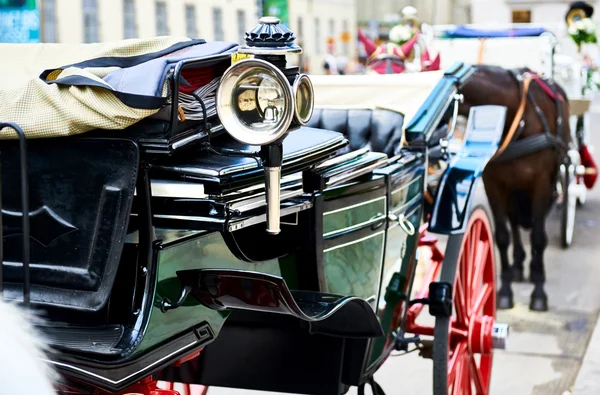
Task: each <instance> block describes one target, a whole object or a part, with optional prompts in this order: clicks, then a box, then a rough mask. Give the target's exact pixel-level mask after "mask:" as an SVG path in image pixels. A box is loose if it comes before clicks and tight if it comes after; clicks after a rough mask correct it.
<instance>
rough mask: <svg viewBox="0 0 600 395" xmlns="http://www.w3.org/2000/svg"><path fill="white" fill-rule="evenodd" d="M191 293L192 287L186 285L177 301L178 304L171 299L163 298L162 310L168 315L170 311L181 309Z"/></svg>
mask: <svg viewBox="0 0 600 395" xmlns="http://www.w3.org/2000/svg"><path fill="white" fill-rule="evenodd" d="M191 292H192V287H190V286H189V285H184V286H183V287H182V288H181V294H180V295H179V299H178V300H177V302H175V303H173V302H171V300H170V299H169V298H163V300H162V301H161V302H160V310H161V311H162V312H163V313H166V312H167V311H169V310H174V309H176V308H178V307H181V305H182V304H183V302H185V300H186V299H187V297H188V295H189V294H190V293H191Z"/></svg>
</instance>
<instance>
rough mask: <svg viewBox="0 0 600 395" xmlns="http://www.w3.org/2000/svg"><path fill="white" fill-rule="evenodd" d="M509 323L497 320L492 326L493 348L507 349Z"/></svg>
mask: <svg viewBox="0 0 600 395" xmlns="http://www.w3.org/2000/svg"><path fill="white" fill-rule="evenodd" d="M508 331H509V326H508V324H502V323H499V322H496V323H495V324H494V327H493V328H492V348H494V349H499V350H506V344H507V340H508Z"/></svg>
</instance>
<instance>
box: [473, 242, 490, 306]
mask: <svg viewBox="0 0 600 395" xmlns="http://www.w3.org/2000/svg"><path fill="white" fill-rule="evenodd" d="M489 248H490V246H489V243H487V242H484V241H480V242H478V243H477V256H476V257H475V267H474V268H473V269H474V270H473V277H472V278H471V282H470V283H469V285H470V287H471V306H472V305H474V304H475V300H476V299H475V298H476V297H477V295H478V290H479V287H480V286H481V280H482V278H483V272H484V269H485V264H486V258H487V255H488V252H489ZM476 311H477V310H474V311H473V313H472V314H477V313H476Z"/></svg>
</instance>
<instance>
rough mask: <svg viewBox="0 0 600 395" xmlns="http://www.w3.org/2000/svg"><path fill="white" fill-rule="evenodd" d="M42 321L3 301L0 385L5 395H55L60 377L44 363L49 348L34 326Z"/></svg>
mask: <svg viewBox="0 0 600 395" xmlns="http://www.w3.org/2000/svg"><path fill="white" fill-rule="evenodd" d="M39 321H40V318H39V317H37V316H35V315H33V313H30V312H27V311H25V310H24V309H22V308H19V307H18V306H16V305H14V304H9V303H6V302H3V301H2V300H1V299H0V322H1V324H0V383H2V392H3V393H6V394H36V395H56V392H55V391H54V388H53V385H52V382H53V381H57V379H58V376H57V374H56V373H55V372H54V371H53V370H52V369H50V367H49V366H48V365H47V364H46V363H44V361H43V358H45V352H48V348H47V346H46V344H45V343H44V341H43V338H42V337H41V336H40V335H39V334H38V333H37V331H36V330H35V329H34V327H33V324H34V323H36V322H39Z"/></svg>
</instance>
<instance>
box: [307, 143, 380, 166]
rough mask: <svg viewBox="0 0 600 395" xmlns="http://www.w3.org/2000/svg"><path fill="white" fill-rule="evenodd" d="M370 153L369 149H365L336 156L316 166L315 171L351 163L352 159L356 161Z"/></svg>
mask: <svg viewBox="0 0 600 395" xmlns="http://www.w3.org/2000/svg"><path fill="white" fill-rule="evenodd" d="M368 152H369V149H368V148H367V147H365V148H361V149H358V150H356V151H351V152H348V153H347V154H344V155H340V156H336V157H334V158H331V159H329V160H326V161H325V162H323V163H320V164H318V165H317V166H315V170H317V171H318V170H321V169H324V168H326V167H331V166H335V165H338V164H340V163H343V162H346V161H350V160H352V159H356V158H358V157H360V156H364V155H366V154H367V153H368Z"/></svg>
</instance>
